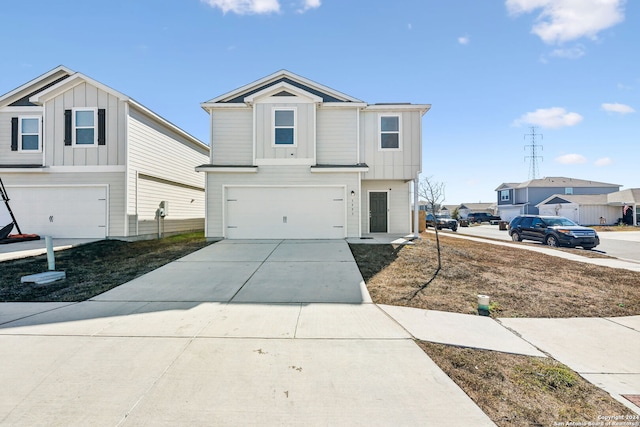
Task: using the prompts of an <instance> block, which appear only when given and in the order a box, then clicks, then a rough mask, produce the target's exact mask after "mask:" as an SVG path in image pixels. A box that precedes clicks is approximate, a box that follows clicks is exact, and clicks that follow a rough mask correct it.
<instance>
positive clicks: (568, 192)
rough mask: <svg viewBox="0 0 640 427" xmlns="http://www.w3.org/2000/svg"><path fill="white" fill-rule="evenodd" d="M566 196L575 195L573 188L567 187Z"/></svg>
mask: <svg viewBox="0 0 640 427" xmlns="http://www.w3.org/2000/svg"><path fill="white" fill-rule="evenodd" d="M564 194H573V187H565V189H564Z"/></svg>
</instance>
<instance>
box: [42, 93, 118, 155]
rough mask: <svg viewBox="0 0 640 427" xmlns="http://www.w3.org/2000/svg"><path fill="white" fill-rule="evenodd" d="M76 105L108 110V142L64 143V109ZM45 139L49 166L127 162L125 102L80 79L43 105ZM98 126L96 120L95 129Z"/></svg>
mask: <svg viewBox="0 0 640 427" xmlns="http://www.w3.org/2000/svg"><path fill="white" fill-rule="evenodd" d="M76 107H88V108H104V109H105V110H106V112H105V113H106V129H105V131H106V144H105V145H96V146H91V147H75V146H73V145H64V111H65V110H70V109H73V108H76ZM44 108H45V123H44V135H45V137H44V143H45V153H46V157H45V162H46V165H47V166H107V165H109V166H115V165H124V164H125V161H126V159H125V150H126V148H125V134H124V130H125V126H124V117H125V115H124V103H123V102H122V101H120V100H118V98H116V97H115V96H113V95H110V94H109V93H107V92H105V91H103V90H100V89H98V88H96V87H95V86H92V85H90V84H88V83H81V84H79V85H77V86H75V87H73V88H71V89H69V90H67V91H65V92H63V93H61V94H60V95H58V96H56V97H54V98H51V99H50V100H48V101H47V102H45V105H44ZM95 131H96V132H97V131H98V126H97V123H96V129H95Z"/></svg>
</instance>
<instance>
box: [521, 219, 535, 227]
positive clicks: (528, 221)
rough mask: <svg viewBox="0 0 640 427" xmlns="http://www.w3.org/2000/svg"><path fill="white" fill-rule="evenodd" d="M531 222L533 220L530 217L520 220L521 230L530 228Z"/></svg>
mask: <svg viewBox="0 0 640 427" xmlns="http://www.w3.org/2000/svg"><path fill="white" fill-rule="evenodd" d="M532 220H533V218H531V217H525V218H522V221H520V227H522V228H531V221H532Z"/></svg>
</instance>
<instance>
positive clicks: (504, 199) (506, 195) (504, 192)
mask: <svg viewBox="0 0 640 427" xmlns="http://www.w3.org/2000/svg"><path fill="white" fill-rule="evenodd" d="M500 201H501V202H507V201H509V190H501V191H500Z"/></svg>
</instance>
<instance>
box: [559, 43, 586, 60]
mask: <svg viewBox="0 0 640 427" xmlns="http://www.w3.org/2000/svg"><path fill="white" fill-rule="evenodd" d="M585 53H586V49H585V47H584V46H583V45H581V44H577V45H575V46H574V47H571V48H558V49H554V50H553V51H551V54H550V55H551V56H555V57H557V58H567V59H578V58H580V57H581V56H584V54H585Z"/></svg>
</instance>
